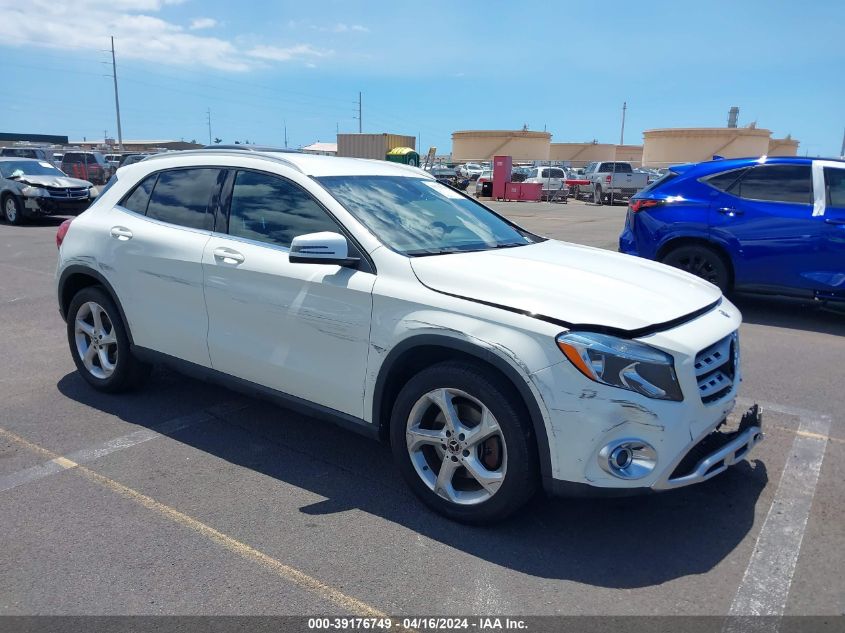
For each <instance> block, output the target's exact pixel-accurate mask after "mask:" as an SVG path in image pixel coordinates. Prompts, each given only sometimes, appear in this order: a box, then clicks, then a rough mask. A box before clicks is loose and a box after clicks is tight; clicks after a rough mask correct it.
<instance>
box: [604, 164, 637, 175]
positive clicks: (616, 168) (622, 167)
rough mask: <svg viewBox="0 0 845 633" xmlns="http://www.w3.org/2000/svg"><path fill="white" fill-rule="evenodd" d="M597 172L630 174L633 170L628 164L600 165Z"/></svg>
mask: <svg viewBox="0 0 845 633" xmlns="http://www.w3.org/2000/svg"><path fill="white" fill-rule="evenodd" d="M599 171H600V172H602V173H604V172H606V171H609V172H616V173H617V174H630V173H631V172H632V171H633V170H632V169H631V165H630V163H602V164H601V167H600V168H599Z"/></svg>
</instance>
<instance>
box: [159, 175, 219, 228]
mask: <svg viewBox="0 0 845 633" xmlns="http://www.w3.org/2000/svg"><path fill="white" fill-rule="evenodd" d="M219 175H220V170H219V169H208V168H205V169H179V170H174V171H165V172H162V173H160V174H159V176H158V180H157V181H156V184H155V188H154V189H153V193H152V195H151V196H150V203H149V205H148V206H147V217H150V218H155V219H156V220H161V221H162V222H170V223H171V224H178V225H180V226H187V227H189V228H192V229H209V230H210V229H212V228H213V227H214V218H213V215H212V214H211V213H209V212H208V206H209V203H210V202H211V197H212V196H213V195H214V193H215V192H216V190H217V187H218V177H219Z"/></svg>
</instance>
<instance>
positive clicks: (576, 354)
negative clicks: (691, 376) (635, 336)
mask: <svg viewBox="0 0 845 633" xmlns="http://www.w3.org/2000/svg"><path fill="white" fill-rule="evenodd" d="M555 340H556V342H557V346H558V347H559V348H560V350H561V351H562V352H563V353H564V354H565V355H566V357H567V358H568V359H569V362H571V363H572V364H573V365H575V367H576V368H577V369H578V371H580V372H581V373H582V374H584V375H585V376H586V377H587V378H589V379H590V380H594V381H596V382H599V383H601V384H603V385H610V386H611V387H619V388H620V389H628V390H629V391H636V392H637V393H640V394H642V395H644V396H647V397H649V398H656V399H658V400H675V401H681V400H683V399H684V396H683V394H682V393H681V387H680V385H679V384H678V378H677V376H676V375H675V365H674V361H673V359H672V357H671V356H670V355H669V354H666V353H665V352H661V351H660V350H659V349H655V348H654V347H650V346H649V345H645V344H643V343H638V342H637V341H631V340H627V339H621V338H616V337H614V336H607V335H605V334H594V333H592V332H567V333H565V334H561V335H560V336H558V337H557V339H555Z"/></svg>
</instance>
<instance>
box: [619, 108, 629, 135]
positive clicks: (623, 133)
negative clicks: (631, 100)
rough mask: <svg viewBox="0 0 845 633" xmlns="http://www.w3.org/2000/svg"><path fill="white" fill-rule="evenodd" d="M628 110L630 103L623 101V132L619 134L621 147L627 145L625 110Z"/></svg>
mask: <svg viewBox="0 0 845 633" xmlns="http://www.w3.org/2000/svg"><path fill="white" fill-rule="evenodd" d="M627 109H628V102H627V101H623V102H622V132H620V134H619V144H620V145H624V144H625V110H627Z"/></svg>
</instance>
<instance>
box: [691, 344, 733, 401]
mask: <svg viewBox="0 0 845 633" xmlns="http://www.w3.org/2000/svg"><path fill="white" fill-rule="evenodd" d="M738 359H739V337H738V336H737V333H736V332H734V333H733V334H731V335H730V336H726V337H725V338H723V339H722V340H721V341H719V342H717V343H714V344H713V345H711V346H710V347H708V348H707V349H705V350H702V351H701V352H699V353H698V354H697V355H696V357H695V379H696V381H697V382H698V393H699V395H700V396H701V401H702V402H703V403H704V404H710V403H711V402H716V401H717V400H719V399H721V398H722V397H724V396H725V395H726V394H727V393H728V392H730V390H731V388H732V387H733V384H734V379H735V377H736V369H737V365H738Z"/></svg>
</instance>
